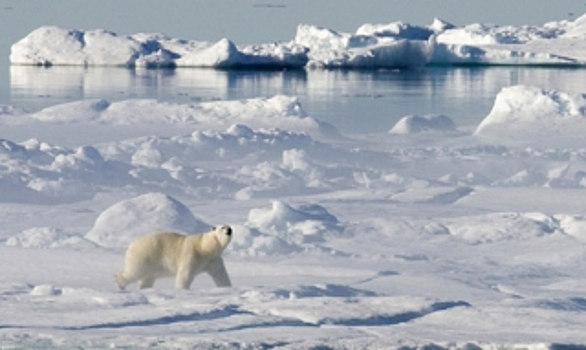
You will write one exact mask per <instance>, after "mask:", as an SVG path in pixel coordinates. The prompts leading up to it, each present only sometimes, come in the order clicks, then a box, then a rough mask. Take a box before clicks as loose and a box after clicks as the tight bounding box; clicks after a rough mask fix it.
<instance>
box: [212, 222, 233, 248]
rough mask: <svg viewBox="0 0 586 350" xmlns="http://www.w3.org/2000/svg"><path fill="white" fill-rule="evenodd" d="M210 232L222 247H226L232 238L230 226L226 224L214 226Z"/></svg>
mask: <svg viewBox="0 0 586 350" xmlns="http://www.w3.org/2000/svg"><path fill="white" fill-rule="evenodd" d="M211 233H212V234H213V235H214V236H215V237H216V239H217V240H218V242H220V245H221V246H222V249H223V248H226V246H227V245H228V243H230V240H231V239H232V228H231V227H230V226H228V225H221V226H214V227H212V231H211Z"/></svg>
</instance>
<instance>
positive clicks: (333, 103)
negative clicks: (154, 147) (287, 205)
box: [0, 66, 586, 133]
mask: <svg viewBox="0 0 586 350" xmlns="http://www.w3.org/2000/svg"><path fill="white" fill-rule="evenodd" d="M0 79H1V82H2V84H1V85H0V104H8V105H13V106H17V107H21V108H25V109H27V110H29V111H36V110H39V109H41V108H44V107H48V106H52V105H55V104H59V103H65V102H70V101H76V100H81V99H89V98H103V99H106V100H109V101H116V100H122V99H129V98H153V99H157V100H160V101H169V102H177V103H193V102H202V101H215V100H234V99H244V98H253V97H270V96H274V95H277V94H285V95H294V96H298V97H299V100H300V102H301V104H302V106H303V108H304V110H305V111H306V112H307V113H308V114H310V115H312V116H314V117H316V118H318V119H320V120H323V121H327V122H330V123H332V124H334V125H335V126H337V127H338V128H339V129H340V131H342V132H348V131H351V132H357V133H375V132H377V133H378V132H381V131H383V130H385V131H386V130H388V129H390V128H391V127H392V126H393V125H394V124H395V123H396V122H397V121H398V120H399V119H400V118H401V117H403V116H405V115H408V114H430V113H434V114H445V115H447V116H449V117H450V118H452V119H453V120H454V121H455V122H456V124H457V125H458V127H459V128H462V129H471V128H474V127H475V126H476V125H478V123H480V121H481V120H482V119H483V118H484V117H485V116H486V115H487V114H488V113H489V112H490V109H491V108H492V105H493V102H494V98H495V96H496V94H497V93H498V92H499V91H500V89H501V88H503V87H506V86H510V85H516V84H526V85H535V86H538V87H543V88H547V89H558V90H562V91H567V92H580V93H582V92H586V83H585V82H586V70H585V69H553V68H527V67H492V68H481V67H475V68H454V67H451V68H450V67H448V68H434V67H431V68H425V69H423V70H418V71H341V70H334V71H324V70H290V71H250V70H235V71H221V70H212V69H186V68H182V69H175V70H146V69H144V70H141V69H139V70H133V69H132V70H130V69H124V68H95V67H92V68H83V67H51V68H41V67H20V66H18V67H17V66H14V67H9V66H4V67H2V68H0Z"/></svg>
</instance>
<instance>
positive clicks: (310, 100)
mask: <svg viewBox="0 0 586 350" xmlns="http://www.w3.org/2000/svg"><path fill="white" fill-rule="evenodd" d="M581 18H582V20H581V21H576V22H575V23H574V22H572V23H567V22H556V23H554V25H550V26H546V27H543V28H542V27H539V28H537V29H538V30H536V29H535V28H533V27H530V28H526V27H523V28H522V29H519V30H517V31H511V30H509V29H510V28H505V29H503V28H493V27H489V26H482V25H471V26H470V27H467V28H468V29H463V30H462V31H458V30H456V31H455V32H453V34H454V35H453V36H452V39H453V40H460V39H461V38H462V37H465V38H468V39H470V37H472V38H477V37H478V36H475V35H476V34H477V33H481V34H483V35H484V34H487V33H488V34H487V36H481V39H482V40H485V39H486V38H487V37H488V38H489V39H490V38H494V37H496V38H502V33H504V32H506V33H509V32H513V33H514V34H515V33H517V34H518V33H521V34H518V38H517V37H515V38H517V39H519V38H523V37H525V35H526V34H527V33H529V34H534V32H537V34H536V35H537V36H539V38H538V40H537V41H538V43H537V44H539V45H537V44H535V43H533V44H534V46H529V48H530V49H535V47H538V49H539V50H538V51H539V53H540V54H539V55H535V56H534V55H521V56H522V57H523V58H525V59H527V58H529V59H530V60H533V59H535V57H537V58H538V59H540V60H541V59H543V57H545V58H546V59H548V60H552V59H553V60H554V61H555V60H559V59H560V56H559V52H561V51H563V50H565V48H567V46H564V45H567V42H566V41H564V42H563V43H561V44H560V42H554V43H549V42H547V41H541V40H543V39H542V37H543V36H544V35H545V34H547V35H549V33H552V32H553V33H556V35H558V36H561V35H562V34H564V33H567V32H570V31H569V29H572V30H574V31H572V32H571V33H574V34H572V35H577V34H576V33H578V34H580V33H583V29H584V28H583V26H582V25H581V24H582V22H584V21H586V17H581ZM390 27H391V29H392V28H395V27H397V26H394V25H392V26H390ZM373 28H375V29H376V28H379V27H373ZM382 28H383V29H384V28H387V27H382ZM399 28H402V27H401V26H399ZM544 28H545V29H547V30H544ZM568 28H569V29H568ZM379 29H380V28H379ZM578 29H579V30H578ZM385 30H386V29H385ZM40 32H41V34H43V33H45V34H47V33H49V34H51V33H53V34H54V33H55V32H57V34H58V35H56V36H55V38H62V36H60V35H61V34H62V33H64V32H66V31H55V30H54V29H52V28H48V29H44V30H41V31H40ZM104 33H105V32H98V34H96V33H94V34H92V35H97V36H98V37H99V38H101V40H106V41H105V42H106V43H108V45H102V46H100V44H102V42H100V40H97V44H98V47H101V48H103V47H107V48H108V49H109V50H111V51H108V50H106V51H99V52H100V54H104V53H105V54H104V55H102V56H100V57H102V58H103V57H113V56H115V55H110V54H111V53H114V52H115V53H118V52H119V51H118V50H117V49H118V47H117V46H115V45H111V41H109V40H111V39H112V36H111V35H109V34H104ZM470 33H472V34H475V35H468V34H470ZM543 33H545V34H543ZM330 34H331V33H330ZM464 34H466V35H467V36H465V35H464ZM517 34H515V35H517ZM75 35H77V36H79V37H80V36H81V34H79V33H76V34H75ZM334 37H336V38H338V36H337V35H334ZM339 37H342V38H347V37H346V36H343V35H340V36H339ZM104 38H105V39H104ZM454 38H455V39H454ZM515 38H513V39H515ZM506 39H507V40H511V38H510V37H507V38H506ZM566 39H568V38H562V40H566ZM59 40H60V39H59ZM165 40H167V39H165ZM336 40H337V39H336ZM568 40H576V41H572V42H571V43H573V44H575V43H577V42H578V41H579V40H578V39H576V38H575V37H571V38H569V39H568ZM334 41H335V40H334ZM334 41H332V42H334ZM517 41H519V40H517ZM57 42H59V41H58V40H57ZM165 42H170V41H169V40H167V41H165ZM33 43H36V44H39V43H40V44H43V43H44V42H43V41H36V42H34V41H33ZM94 43H95V42H94ZM224 43H225V42H224ZM383 44H385V45H387V44H388V41H387V40H386V39H385V40H383ZM562 44H563V45H562ZM481 45H484V44H481ZM488 45H496V47H494V46H491V47H490V50H489V49H487V50H486V52H487V53H489V54H490V55H489V56H487V57H489V58H490V59H498V60H502V59H506V60H509V59H510V58H511V57H516V56H515V55H517V54H516V52H517V51H516V50H512V51H511V50H508V51H507V50H505V49H503V47H502V45H501V44H488ZM499 45H501V46H499ZM503 45H505V44H503ZM506 45H508V44H506ZM49 46H50V45H49ZM383 46H384V45H383ZM22 47H24V49H23V51H22V52H21V53H22V55H20V56H19V57H28V56H26V55H28V53H29V51H28V50H29V49H32V52H34V53H35V54H36V53H38V52H41V53H42V52H44V51H43V50H44V49H48V50H47V52H49V55H53V56H51V57H56V58H57V59H63V58H67V57H69V56H70V54H72V55H75V54H79V50H77V46H75V45H74V46H73V48H74V50H71V51H67V50H65V51H64V52H65V53H66V54H63V52H61V47H60V46H57V47H54V46H53V47H43V46H42V45H41V46H35V45H32V46H26V45H24V46H22ZM84 47H85V46H84ZM385 47H386V46H385ZM393 47H394V46H393ZM223 48H224V49H226V48H228V50H224V51H222V50H219V51H218V52H216V53H219V54H220V56H221V54H222V53H224V52H225V51H228V52H234V50H232V49H230V46H229V45H227V46H226V45H225V46H223ZM378 48H379V49H380V47H378ZM354 49H355V48H351V50H346V49H344V50H346V51H344V50H342V54H341V56H336V55H334V58H336V59H337V58H339V57H368V54H367V52H365V51H364V50H354ZM521 49H525V48H524V47H521ZM121 51H124V50H121ZM456 51H458V50H456ZM456 51H455V52H456ZM554 51H555V52H556V54H555V55H552V56H549V54H548V53H549V52H554ZM55 52H57V53H58V54H57V55H55ZM96 52H98V51H92V52H90V54H95V53H96ZM374 52H379V53H380V52H387V53H388V51H385V50H382V51H380V50H379V51H376V50H375V51H374ZM408 52H411V51H408ZM463 52H467V51H466V50H464V51H463ZM503 52H504V53H503ZM544 52H545V53H547V54H546V55H541V54H543V53H544ZM322 53H323V52H322ZM326 53H327V52H326ZM573 53H574V56H572V57H570V58H568V57H564V58H563V62H568V61H572V62H577V61H575V60H578V59H579V58H580V57H581V55H582V54H581V51H580V50H577V49H576V50H574V51H573ZM353 54H356V55H357V56H352V55H353ZM41 56H42V55H41ZM90 56H91V55H90ZM90 56H88V57H90ZM34 57H35V59H36V58H38V57H37V56H34ZM320 57H322V58H323V57H326V58H327V55H325V56H320ZM495 57H496V58H495ZM41 58H42V57H41ZM150 58H153V56H150ZM154 58H157V57H154ZM336 62H337V61H336ZM500 62H502V61H500ZM532 62H533V63H535V61H532ZM540 62H541V61H540ZM555 62H558V61H555ZM579 66H580V65H574V66H573V67H574V68H569V67H568V66H567V65H564V67H556V65H555V64H548V67H543V66H541V65H539V64H538V65H532V66H531V67H529V66H525V65H515V66H482V67H480V66H471V67H454V66H435V65H428V66H424V67H417V68H414V69H407V70H405V69H388V68H386V69H334V70H328V69H319V68H318V69H316V68H297V69H273V70H271V69H260V70H259V69H256V70H254V69H250V67H249V68H247V69H220V70H216V69H211V68H207V69H202V68H192V67H180V68H176V69H146V68H145V67H132V68H120V67H118V68H117V67H101V66H92V65H89V66H83V65H82V66H60V65H58V64H57V65H53V66H50V67H43V66H20V65H12V66H9V65H7V64H4V65H2V66H1V67H0V310H1V311H0V347H3V348H11V349H12V348H88V349H89V348H153V349H157V348H170V349H177V348H181V349H183V348H209V349H224V348H225V349H272V348H276V349H389V348H403V349H407V348H409V349H411V348H414V349H440V348H441V349H478V348H481V349H536V350H537V349H552V350H555V349H578V350H582V349H584V347H585V345H586V333H585V332H584V329H586V214H584V207H585V206H584V204H585V199H584V198H586V197H585V193H586V192H585V191H586V146H585V143H584V139H585V138H584V135H585V134H586V95H584V92H585V91H586V89H585V88H584V84H583V82H584V81H586V79H585V78H586V76H585V75H586V69H584V68H578V67H579ZM218 224H229V225H231V226H232V227H233V229H234V235H233V239H232V242H231V243H230V245H229V246H228V248H227V249H226V251H225V252H224V261H225V263H226V267H227V270H228V273H229V275H230V278H231V280H232V282H233V286H232V287H231V288H218V287H216V286H214V284H213V282H212V280H211V279H210V278H209V276H207V275H205V274H203V275H200V276H197V277H196V279H195V281H194V283H193V285H192V288H191V289H190V290H175V288H174V284H173V279H172V278H170V279H161V280H160V281H159V280H157V282H156V284H155V286H154V288H152V289H146V290H138V289H137V288H136V287H135V286H131V287H129V288H128V290H126V291H119V290H118V289H117V288H116V285H115V283H114V278H113V275H114V274H115V273H116V272H118V271H120V269H121V268H122V265H123V257H124V251H125V248H126V247H127V245H128V244H129V242H131V241H132V240H133V239H135V238H137V237H139V236H141V235H143V234H146V233H148V232H150V231H155V230H172V231H178V232H183V233H187V234H197V233H202V231H204V230H205V229H207V227H208V226H211V225H218Z"/></svg>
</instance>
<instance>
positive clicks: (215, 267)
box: [206, 257, 232, 287]
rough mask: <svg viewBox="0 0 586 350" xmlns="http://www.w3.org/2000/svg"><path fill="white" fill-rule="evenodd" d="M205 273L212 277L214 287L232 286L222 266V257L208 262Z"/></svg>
mask: <svg viewBox="0 0 586 350" xmlns="http://www.w3.org/2000/svg"><path fill="white" fill-rule="evenodd" d="M206 272H207V273H208V274H209V275H210V276H211V277H212V279H213V280H214V283H215V284H216V287H230V286H232V283H231V282H230V276H228V271H226V266H224V260H223V259H222V257H218V258H217V259H214V260H212V261H210V263H209V264H208V268H207V269H206Z"/></svg>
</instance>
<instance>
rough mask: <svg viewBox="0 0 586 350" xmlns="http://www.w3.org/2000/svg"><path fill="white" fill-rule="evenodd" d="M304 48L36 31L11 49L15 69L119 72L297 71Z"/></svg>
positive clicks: (156, 36) (303, 59) (142, 35)
mask: <svg viewBox="0 0 586 350" xmlns="http://www.w3.org/2000/svg"><path fill="white" fill-rule="evenodd" d="M306 51H307V50H306V48H304V47H301V46H297V45H294V44H291V43H289V44H265V45H258V46H247V47H243V48H238V47H237V46H236V45H235V44H234V43H232V42H231V41H230V40H228V39H221V40H219V41H218V42H216V43H210V42H205V41H194V40H191V41H189V40H180V39H173V38H169V37H167V36H165V35H163V34H145V33H139V34H135V35H130V36H119V35H117V34H116V33H113V32H109V31H105V30H89V31H82V30H70V29H63V28H59V27H55V26H45V27H40V28H38V29H36V30H34V31H33V32H31V33H30V34H29V35H27V36H26V37H25V38H23V39H22V40H20V41H18V42H17V43H15V44H14V45H12V48H11V53H10V62H11V63H12V64H15V65H38V66H52V65H75V66H122V67H147V68H170V67H216V68H231V67H239V66H276V67H289V66H294V67H295V66H296V67H300V66H303V65H305V63H306V61H307V55H306Z"/></svg>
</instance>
